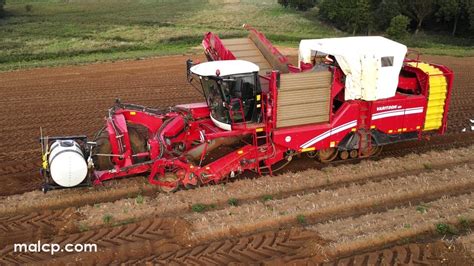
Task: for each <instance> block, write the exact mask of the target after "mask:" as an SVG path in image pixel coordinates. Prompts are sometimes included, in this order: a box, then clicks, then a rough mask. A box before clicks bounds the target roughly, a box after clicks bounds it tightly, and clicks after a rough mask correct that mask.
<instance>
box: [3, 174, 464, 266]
mask: <svg viewBox="0 0 474 266" xmlns="http://www.w3.org/2000/svg"><path fill="white" fill-rule="evenodd" d="M426 171H428V170H426ZM465 189H466V190H467V191H469V190H472V188H469V187H466V188H465ZM463 192H465V191H464V190H463V189H456V190H449V191H447V192H443V193H434V194H433V195H431V194H430V195H420V196H419V197H418V198H419V200H418V201H426V200H431V199H434V198H439V197H442V196H444V195H457V194H459V193H463ZM418 198H417V199H418ZM417 199H415V198H410V199H405V200H403V201H395V202H392V203H387V204H384V205H383V206H381V207H380V209H377V208H375V209H374V208H369V209H358V210H355V211H354V212H344V213H342V212H341V213H338V214H333V215H328V216H326V217H324V218H323V219H318V220H317V221H316V222H318V223H319V222H322V221H324V220H328V219H336V218H344V217H346V216H357V215H361V214H364V213H367V212H370V211H383V209H386V208H388V207H396V206H399V205H404V204H407V202H409V203H410V204H417ZM33 216H34V215H33ZM318 216H319V217H320V215H318ZM34 217H35V216H34ZM321 218H322V217H321ZM156 220H159V221H160V222H159V223H157V222H156ZM162 220H163V219H159V218H157V219H148V220H145V221H144V222H140V223H135V224H128V225H124V226H121V227H116V228H102V229H96V230H91V231H86V232H84V233H76V234H70V235H65V236H56V237H51V238H46V239H44V240H49V241H50V242H51V243H59V244H66V243H97V244H98V245H99V247H100V249H101V251H100V256H99V255H97V256H95V255H94V256H93V255H91V256H88V255H85V256H84V255H83V254H81V255H80V257H81V260H87V259H90V260H92V261H94V262H99V261H100V262H101V263H102V262H103V261H101V260H106V261H107V260H110V258H113V259H115V257H114V256H113V255H111V254H117V253H119V254H120V256H119V257H120V261H127V262H128V261H129V260H130V262H138V261H134V258H135V259H136V258H140V259H142V258H143V257H146V258H147V259H149V260H153V261H154V262H156V263H161V262H168V263H169V262H181V263H184V264H188V263H191V262H202V263H209V262H210V261H211V260H212V259H218V261H217V262H219V263H221V262H222V263H230V262H244V263H245V262H249V261H255V260H259V261H261V260H266V259H271V258H273V257H279V256H283V255H285V256H287V255H288V254H290V255H291V254H293V255H296V254H298V252H299V249H300V248H301V247H303V246H304V243H305V241H314V239H315V238H317V236H316V235H314V234H313V235H311V236H307V234H308V233H307V232H306V233H301V234H303V235H304V237H288V236H287V233H285V232H288V231H285V230H286V229H285V230H283V231H282V232H283V233H282V232H280V231H270V232H271V233H268V232H267V234H270V235H265V234H264V235H263V236H261V235H258V234H254V235H251V236H248V237H240V238H238V241H237V240H222V241H217V242H212V243H209V244H204V245H198V246H195V247H192V248H186V247H185V246H183V245H182V244H180V243H179V241H175V239H176V236H181V238H183V233H184V232H187V231H186V230H189V227H187V225H186V224H184V225H182V226H181V227H182V229H181V230H180V229H178V230H180V232H177V230H176V229H177V226H173V231H172V232H171V233H170V230H167V231H168V233H167V234H160V233H156V231H163V228H162V227H163V226H164V225H165V226H166V225H169V224H171V223H170V222H166V223H163V222H162ZM165 220H167V221H170V220H171V221H175V220H174V219H172V218H165ZM0 221H1V222H3V223H5V224H8V223H10V224H11V225H15V224H18V223H20V224H21V222H20V221H23V222H25V221H28V215H23V216H18V217H10V218H3V219H1V220H0ZM311 222H313V221H311ZM182 223H184V222H182ZM4 227H5V228H6V229H8V226H4ZM165 231H166V229H165ZM290 232H291V230H290ZM282 234H283V235H282ZM299 234H300V233H298V234H297V235H299ZM238 235H239V234H238V233H237V232H236V236H238ZM290 236H291V234H290ZM306 236H307V237H306ZM40 239H41V238H40ZM262 239H263V240H262ZM293 239H296V240H293ZM144 241H151V242H153V243H154V244H153V243H151V244H150V245H151V246H152V247H156V246H159V245H165V246H167V247H171V246H173V247H174V248H173V249H170V250H168V251H163V252H162V253H160V254H159V255H158V256H157V255H156V253H150V254H148V255H147V256H144V252H145V251H140V252H138V253H137V246H140V245H142V244H140V243H143V242H144ZM157 241H158V242H159V244H158V242H157ZM236 241H237V242H236ZM295 241H296V242H295ZM42 242H43V243H44V241H42ZM181 243H184V241H181ZM258 243H261V244H258ZM127 245H128V246H129V248H125V247H126V246H127ZM132 247H134V248H132ZM177 247H179V249H178V250H180V252H174V251H175V250H177ZM151 250H153V249H151ZM137 254H139V256H138V257H134V256H137ZM222 254H224V255H222ZM0 255H1V256H0V257H2V258H3V262H4V263H6V262H12V261H17V262H23V263H27V262H35V261H36V262H39V261H44V260H46V261H47V260H50V259H56V260H55V261H63V260H65V261H68V260H69V259H70V257H71V256H79V255H67V254H66V255H67V256H66V257H65V258H63V259H62V258H60V257H61V255H63V256H64V255H65V254H58V255H56V256H55V257H52V256H50V255H49V254H44V253H39V254H38V253H35V254H23V253H21V254H18V253H12V247H11V246H7V247H5V248H4V249H3V250H2V251H0ZM1 262H2V260H0V263H1ZM117 262H119V261H117Z"/></svg>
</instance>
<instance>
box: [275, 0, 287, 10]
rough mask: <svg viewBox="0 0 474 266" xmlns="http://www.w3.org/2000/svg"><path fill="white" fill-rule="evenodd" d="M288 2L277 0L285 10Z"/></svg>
mask: <svg viewBox="0 0 474 266" xmlns="http://www.w3.org/2000/svg"><path fill="white" fill-rule="evenodd" d="M289 2H290V1H289V0H278V4H280V5H282V6H284V7H285V8H287V7H288V5H289Z"/></svg>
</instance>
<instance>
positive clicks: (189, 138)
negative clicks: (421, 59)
mask: <svg viewBox="0 0 474 266" xmlns="http://www.w3.org/2000/svg"><path fill="white" fill-rule="evenodd" d="M249 30H251V31H256V30H254V29H252V28H249ZM256 34H257V36H259V38H261V40H262V42H263V43H265V44H266V45H268V47H270V49H271V50H272V51H273V52H274V54H275V55H277V56H278V58H279V60H280V61H281V62H282V63H286V64H288V59H287V58H286V57H285V56H283V55H281V53H280V52H279V51H278V50H277V49H276V48H275V47H273V46H272V45H271V43H270V42H269V41H268V40H267V39H266V38H265V37H264V35H263V34H261V33H259V32H257V31H256ZM203 46H204V49H205V50H206V54H208V55H210V56H211V58H210V59H212V60H232V59H235V56H234V55H233V54H232V52H231V51H229V50H228V49H227V48H226V47H225V46H224V45H223V44H222V42H221V40H220V39H219V38H218V37H217V36H216V35H214V34H212V33H207V34H206V35H205V37H204V40H203ZM410 62H413V61H410ZM435 66H436V67H437V68H439V69H440V70H441V71H442V72H443V73H444V75H445V76H446V79H447V81H448V86H449V88H448V95H447V98H446V103H445V112H444V116H443V126H442V127H441V128H440V129H439V131H438V133H439V134H443V133H444V132H445V131H446V124H447V114H448V110H449V98H450V94H451V87H452V81H453V73H452V71H451V70H449V69H448V68H446V67H444V66H440V65H435ZM289 68H290V72H301V71H305V70H307V69H308V66H304V67H303V68H301V69H299V68H296V67H294V66H290V67H289ZM330 71H332V73H333V82H332V87H331V88H330V89H331V94H330V95H331V97H330V100H331V103H330V104H329V108H331V110H330V118H329V122H328V123H320V124H309V125H303V126H294V127H286V128H277V127H276V122H277V105H278V100H277V99H278V84H279V75H280V73H278V72H277V71H272V72H271V73H269V74H268V75H266V76H260V81H261V86H262V91H263V93H262V95H261V98H260V99H261V104H262V108H261V110H262V117H263V119H262V122H261V123H259V124H243V123H240V124H233V125H232V130H231V131H224V130H222V129H220V128H219V127H217V126H216V125H214V123H213V122H212V120H211V119H210V116H209V109H208V107H207V105H206V103H193V104H184V105H178V106H175V107H174V108H172V109H171V110H170V111H168V112H162V113H156V112H149V111H147V110H141V109H140V108H130V107H128V106H126V105H123V106H120V105H119V106H117V107H115V108H113V109H112V111H111V112H110V114H109V117H108V118H107V120H106V123H107V127H106V128H107V131H108V133H109V138H110V143H111V147H112V154H114V155H116V156H114V157H112V160H113V162H114V163H115V165H116V166H115V169H111V170H108V171H96V172H95V176H96V177H97V178H96V180H95V183H96V184H98V183H100V182H102V181H104V180H107V179H111V178H117V177H122V176H128V175H134V174H141V173H145V172H150V175H149V180H150V182H151V183H153V184H157V185H160V186H170V184H168V183H166V182H164V181H162V179H161V178H162V177H163V176H164V175H165V174H166V172H173V173H174V174H176V176H178V178H179V183H180V184H182V185H185V186H192V185H197V184H201V183H202V184H206V183H209V182H219V181H222V180H224V179H226V178H229V177H234V176H235V175H236V174H238V173H241V172H243V171H245V170H254V171H256V172H258V173H261V170H260V168H261V167H268V168H270V172H271V165H273V164H275V163H277V162H279V161H281V160H282V159H284V158H285V157H286V156H287V154H295V153H301V152H306V151H318V150H324V149H327V148H331V147H336V148H337V147H338V145H339V144H340V143H341V142H342V141H343V140H344V138H346V137H347V136H348V135H349V134H351V133H352V134H371V132H374V131H378V132H379V133H381V134H386V135H397V134H404V133H409V132H412V133H413V132H415V133H418V135H419V136H420V137H421V136H422V134H423V131H422V130H423V124H424V119H425V116H426V109H427V108H426V106H427V97H428V95H429V82H428V81H429V76H428V74H427V73H425V72H423V71H421V70H420V69H419V68H417V67H413V66H408V65H405V66H404V67H403V71H402V74H401V76H400V82H399V84H400V85H399V88H400V89H401V91H400V92H397V94H396V96H395V97H392V98H389V99H383V100H378V101H373V102H366V101H361V100H351V101H344V102H343V103H342V105H341V106H340V107H339V108H337V109H335V110H333V109H332V108H333V107H332V106H333V103H334V101H335V100H339V101H341V91H342V90H343V89H344V82H343V78H344V74H343V72H342V71H341V70H340V69H339V68H337V67H334V68H331V70H330ZM403 73H404V74H403ZM287 75H291V73H290V74H287ZM127 124H135V125H141V126H143V127H145V128H146V129H147V130H148V136H147V144H148V147H149V148H148V151H147V152H146V153H142V154H135V155H133V154H132V150H131V144H130V140H129V136H128V131H127ZM359 132H360V133H359ZM238 136H240V137H242V136H248V137H250V138H252V139H253V141H252V143H248V144H247V145H244V146H242V147H241V148H238V149H237V150H235V151H232V152H230V153H228V154H226V155H224V156H222V157H220V158H217V159H215V160H214V161H212V162H210V163H208V164H206V165H203V164H202V162H203V159H204V158H205V156H206V151H207V147H208V145H210V143H211V141H212V140H217V139H219V138H231V137H238ZM258 138H260V139H264V141H263V142H264V143H261V142H260V143H259V142H258ZM200 145H204V146H200ZM198 147H201V148H202V147H203V149H202V154H201V156H200V160H199V162H198V163H196V162H195V161H192V160H189V158H188V157H189V156H188V155H189V154H190V153H191V152H192V151H193V150H195V149H197V148H198ZM144 157H146V158H148V160H147V161H145V162H142V163H135V160H136V158H144Z"/></svg>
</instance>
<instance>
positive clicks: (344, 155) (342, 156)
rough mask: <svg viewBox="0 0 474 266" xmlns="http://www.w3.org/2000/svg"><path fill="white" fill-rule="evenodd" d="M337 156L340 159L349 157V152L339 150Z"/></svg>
mask: <svg viewBox="0 0 474 266" xmlns="http://www.w3.org/2000/svg"><path fill="white" fill-rule="evenodd" d="M339 158H341V159H342V160H347V159H349V152H348V151H341V152H340V153H339Z"/></svg>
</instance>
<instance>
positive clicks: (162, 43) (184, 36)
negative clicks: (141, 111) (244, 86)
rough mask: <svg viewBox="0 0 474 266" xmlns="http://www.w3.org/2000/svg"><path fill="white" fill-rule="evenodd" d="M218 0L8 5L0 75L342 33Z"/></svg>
mask: <svg viewBox="0 0 474 266" xmlns="http://www.w3.org/2000/svg"><path fill="white" fill-rule="evenodd" d="M218 2H219V1H218V0H215V1H212V0H211V1H204V0H201V1H200V0H190V1H178V0H154V1H152V0H136V1H131V0H115V1H114V0H36V1H22V0H7V5H6V6H5V10H6V12H7V16H6V17H4V18H2V19H0V70H3V71H4V70H11V69H18V68H29V67H36V66H51V65H62V64H79V63H88V62H96V61H104V60H117V59H135V58H143V57H151V56H160V55H167V54H181V53H188V52H190V51H191V50H192V48H193V47H196V46H198V45H199V43H200V40H201V38H202V35H203V33H205V32H206V31H213V32H217V33H219V34H220V35H221V36H224V37H238V36H244V35H245V34H246V32H245V30H243V29H242V24H244V23H248V24H250V25H252V26H254V27H256V28H257V29H259V30H261V31H263V32H264V33H265V34H266V35H267V37H268V38H269V39H270V40H272V41H274V42H275V43H277V44H279V45H286V46H294V47H296V46H297V44H298V42H299V40H300V39H302V38H321V37H334V36H343V35H344V34H343V33H342V32H340V31H338V30H335V29H334V28H332V27H330V26H327V25H325V24H324V23H321V22H320V21H319V20H318V19H317V18H316V15H315V13H316V11H314V10H313V11H308V12H306V13H301V12H296V11H292V10H288V9H284V8H282V7H280V6H279V5H278V4H276V1H268V0H267V1H265V0H264V1H257V0H253V1H252V0H242V1H240V3H236V4H219V3H218ZM221 2H222V1H221ZM407 44H408V45H410V46H415V47H421V48H422V49H421V50H422V52H427V53H435V54H448V55H456V56H474V52H473V50H474V49H473V46H474V44H473V43H472V42H470V41H469V40H467V41H466V40H460V39H452V38H438V36H427V35H422V36H419V38H417V39H414V38H410V39H408V40H407Z"/></svg>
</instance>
